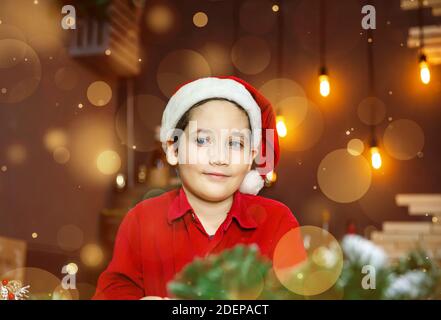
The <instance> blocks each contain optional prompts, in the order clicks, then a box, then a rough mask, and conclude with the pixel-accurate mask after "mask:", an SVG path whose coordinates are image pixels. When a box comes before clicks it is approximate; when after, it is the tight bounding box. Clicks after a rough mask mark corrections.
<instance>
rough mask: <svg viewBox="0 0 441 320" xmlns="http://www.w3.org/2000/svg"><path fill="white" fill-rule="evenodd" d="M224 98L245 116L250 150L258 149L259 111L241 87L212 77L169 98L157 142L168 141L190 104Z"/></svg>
mask: <svg viewBox="0 0 441 320" xmlns="http://www.w3.org/2000/svg"><path fill="white" fill-rule="evenodd" d="M216 97H218V98H225V99H228V100H232V101H234V102H236V103H237V104H238V105H240V106H241V107H242V108H244V109H245V111H246V112H247V114H248V118H249V119H250V125H251V133H252V136H253V147H254V148H256V149H259V146H260V142H261V138H262V122H261V110H260V107H259V106H258V104H257V102H256V101H255V100H254V98H253V96H252V95H251V93H250V92H249V91H248V90H247V89H246V88H245V86H244V85H242V84H241V83H239V82H237V81H235V80H232V79H221V78H216V77H205V78H200V79H197V80H195V81H192V82H190V83H187V84H185V85H184V86H182V87H181V88H179V90H178V91H176V92H175V94H174V95H173V96H172V97H171V98H170V100H169V101H168V103H167V106H166V107H165V110H164V113H163V115H162V123H161V131H160V141H161V142H162V143H163V144H164V143H165V142H166V141H169V140H171V137H172V135H173V129H175V128H176V125H177V123H178V122H179V120H180V119H181V117H182V116H183V115H184V113H185V112H186V111H187V110H188V109H190V108H191V107H192V106H193V105H194V104H196V103H198V102H200V101H202V100H205V99H209V98H216Z"/></svg>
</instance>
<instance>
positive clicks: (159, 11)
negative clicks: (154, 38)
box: [145, 5, 175, 34]
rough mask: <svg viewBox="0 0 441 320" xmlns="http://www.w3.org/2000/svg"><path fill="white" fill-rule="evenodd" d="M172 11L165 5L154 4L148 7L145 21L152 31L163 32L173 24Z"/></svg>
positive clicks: (168, 29)
mask: <svg viewBox="0 0 441 320" xmlns="http://www.w3.org/2000/svg"><path fill="white" fill-rule="evenodd" d="M174 19H175V17H174V14H173V11H172V10H171V9H170V8H169V7H167V6H165V5H155V6H154V7H151V8H148V10H147V13H146V16H145V22H146V24H147V27H148V28H149V29H150V30H151V31H153V32H154V33H158V34H163V33H166V32H168V31H170V30H171V29H172V27H173V25H174Z"/></svg>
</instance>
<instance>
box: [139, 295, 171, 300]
mask: <svg viewBox="0 0 441 320" xmlns="http://www.w3.org/2000/svg"><path fill="white" fill-rule="evenodd" d="M139 300H170V298H168V297H164V298H163V297H158V296H146V297H144V298H141V299H139Z"/></svg>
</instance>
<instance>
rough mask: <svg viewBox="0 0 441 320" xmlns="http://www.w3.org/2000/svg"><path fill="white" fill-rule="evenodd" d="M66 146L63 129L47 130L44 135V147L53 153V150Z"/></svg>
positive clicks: (65, 135) (65, 136)
mask: <svg viewBox="0 0 441 320" xmlns="http://www.w3.org/2000/svg"><path fill="white" fill-rule="evenodd" d="M66 144H67V134H66V132H65V131H64V130H63V129H59V128H53V129H49V130H48V131H47V132H46V134H45V135H44V145H45V146H46V148H47V149H48V150H49V151H51V152H53V151H54V150H55V149H57V148H60V147H64V146H65V145H66Z"/></svg>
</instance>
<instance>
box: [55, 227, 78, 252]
mask: <svg viewBox="0 0 441 320" xmlns="http://www.w3.org/2000/svg"><path fill="white" fill-rule="evenodd" d="M83 240H84V234H83V231H81V229H80V228H78V227H77V226H75V225H72V224H69V225H65V226H62V227H61V228H60V229H59V230H58V233H57V242H58V246H59V247H60V248H61V249H63V250H65V251H75V250H78V249H79V248H80V247H81V246H82V245H83Z"/></svg>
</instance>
